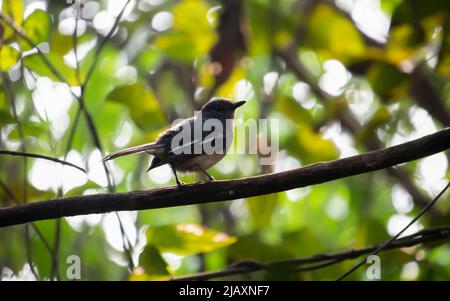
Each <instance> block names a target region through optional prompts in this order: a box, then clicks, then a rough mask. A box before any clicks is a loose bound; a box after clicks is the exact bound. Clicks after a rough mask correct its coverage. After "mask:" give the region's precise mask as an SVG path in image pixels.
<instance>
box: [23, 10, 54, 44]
mask: <svg viewBox="0 0 450 301" xmlns="http://www.w3.org/2000/svg"><path fill="white" fill-rule="evenodd" d="M50 27H51V21H50V16H49V15H48V14H47V13H46V12H45V11H43V10H41V9H37V10H35V11H34V12H33V13H32V14H31V15H29V16H28V18H26V19H25V21H24V22H23V29H24V30H25V32H26V33H27V35H28V37H30V39H31V40H32V41H33V42H34V43H35V44H36V45H38V44H40V43H42V42H44V41H46V40H47V39H48V34H49V32H50ZM20 45H21V47H22V50H28V49H30V48H31V46H30V44H29V43H27V42H26V41H24V40H21V41H20Z"/></svg>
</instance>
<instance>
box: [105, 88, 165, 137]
mask: <svg viewBox="0 0 450 301" xmlns="http://www.w3.org/2000/svg"><path fill="white" fill-rule="evenodd" d="M107 100H109V101H114V102H118V103H121V104H124V105H126V106H127V107H128V109H129V111H130V115H131V118H132V119H133V121H134V122H135V123H136V124H137V125H138V126H139V127H140V128H142V129H144V130H154V129H158V128H160V127H161V126H162V125H164V124H165V122H166V121H165V118H164V115H163V113H162V112H161V109H160V107H159V104H158V102H157V100H156V98H155V96H154V95H153V92H152V90H150V88H149V87H147V85H145V84H144V83H143V82H137V83H134V84H131V85H125V86H121V87H118V88H116V89H114V90H113V91H112V92H111V93H109V95H108V97H107Z"/></svg>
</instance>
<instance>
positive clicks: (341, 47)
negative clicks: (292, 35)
mask: <svg viewBox="0 0 450 301" xmlns="http://www.w3.org/2000/svg"><path fill="white" fill-rule="evenodd" d="M307 44H308V45H309V46H311V47H313V48H316V49H317V50H318V52H319V53H320V54H321V55H322V56H323V57H324V58H337V59H339V60H340V61H342V62H348V61H351V60H352V59H357V58H359V57H361V56H363V55H364V54H365V45H364V42H363V39H362V37H361V35H360V34H359V32H358V30H357V29H356V27H355V25H354V24H353V23H352V22H351V21H349V20H347V19H346V18H345V17H343V16H341V15H340V14H339V13H337V12H336V11H335V10H333V9H332V8H331V7H329V6H327V5H318V6H317V8H316V9H315V10H314V12H313V14H312V16H311V21H310V23H309V27H308V38H307Z"/></svg>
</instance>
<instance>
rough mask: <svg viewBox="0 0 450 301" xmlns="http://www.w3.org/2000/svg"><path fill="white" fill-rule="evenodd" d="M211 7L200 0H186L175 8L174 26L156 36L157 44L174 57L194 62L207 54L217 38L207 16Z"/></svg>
mask: <svg viewBox="0 0 450 301" xmlns="http://www.w3.org/2000/svg"><path fill="white" fill-rule="evenodd" d="M209 9H210V7H209V6H208V5H207V4H206V3H205V2H203V1H200V0H184V1H181V2H180V3H178V4H177V5H175V6H174V8H173V12H172V13H173V19H174V24H173V28H172V29H171V30H169V31H168V32H167V33H166V34H163V35H161V36H159V37H157V38H156V40H155V46H156V47H157V48H158V49H160V50H162V51H164V52H165V53H166V54H167V55H169V56H170V57H172V58H173V59H176V60H179V61H184V62H192V61H194V60H195V59H196V58H197V57H198V56H201V55H205V54H207V53H208V52H209V50H210V49H211V47H212V46H213V45H214V43H215V41H216V40H217V36H216V32H215V31H214V28H213V26H212V25H210V24H209V22H208V19H207V16H208V10H209Z"/></svg>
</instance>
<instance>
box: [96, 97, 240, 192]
mask: <svg viewBox="0 0 450 301" xmlns="http://www.w3.org/2000/svg"><path fill="white" fill-rule="evenodd" d="M244 103H245V101H238V102H232V101H231V100H228V99H224V98H215V99H213V100H211V101H210V102H208V103H207V104H205V105H204V106H203V108H202V109H201V110H200V111H199V112H198V113H197V114H195V115H194V116H193V117H191V118H188V119H184V120H182V121H181V122H179V123H177V124H176V125H174V126H173V127H171V128H169V129H167V130H165V131H164V132H162V133H161V134H160V135H159V136H158V137H157V138H156V141H155V142H151V143H147V144H143V145H138V146H133V147H130V148H126V149H122V150H119V151H117V152H114V153H111V154H109V155H107V156H106V157H105V158H104V159H103V161H108V160H111V159H115V158H118V157H122V156H127V155H131V154H137V153H143V152H145V153H148V154H150V155H153V156H154V157H153V160H152V162H151V164H150V167H149V168H148V169H147V171H149V170H151V169H153V168H156V167H158V166H161V165H164V164H169V165H170V167H171V168H172V171H173V173H174V175H175V180H176V182H177V186H178V187H181V185H182V183H181V182H180V181H179V179H178V176H177V171H180V172H201V173H203V174H204V175H206V176H207V177H208V180H209V181H213V180H214V178H213V177H212V176H211V175H209V174H208V173H207V171H206V170H208V169H209V168H211V167H212V166H214V165H215V164H216V163H217V162H219V161H220V160H221V159H222V158H223V157H224V156H225V155H226V153H227V151H228V150H229V148H230V146H231V144H232V141H233V136H234V129H233V120H234V113H235V110H236V109H237V108H238V107H240V106H242V105H243V104H244Z"/></svg>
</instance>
